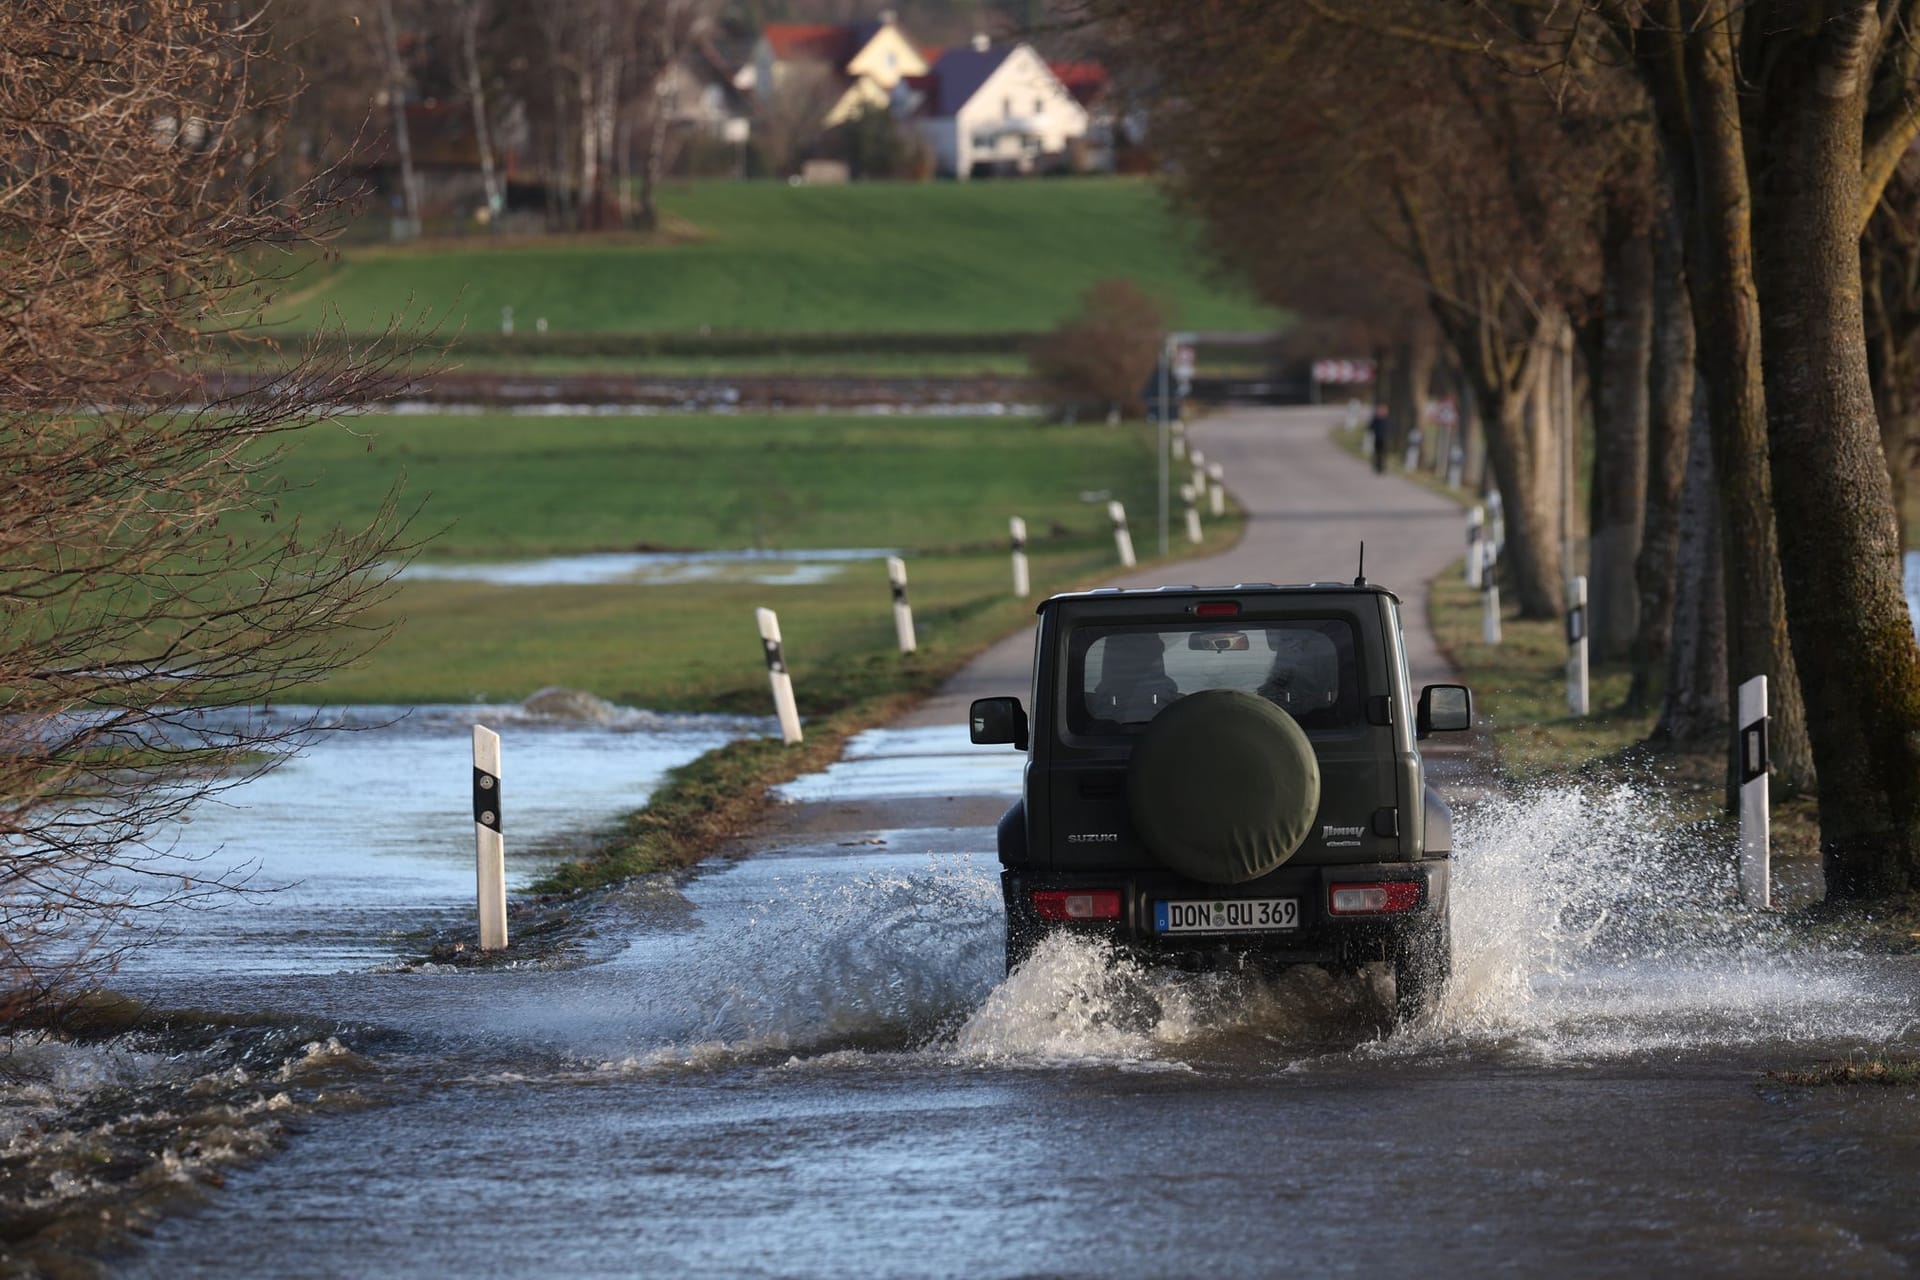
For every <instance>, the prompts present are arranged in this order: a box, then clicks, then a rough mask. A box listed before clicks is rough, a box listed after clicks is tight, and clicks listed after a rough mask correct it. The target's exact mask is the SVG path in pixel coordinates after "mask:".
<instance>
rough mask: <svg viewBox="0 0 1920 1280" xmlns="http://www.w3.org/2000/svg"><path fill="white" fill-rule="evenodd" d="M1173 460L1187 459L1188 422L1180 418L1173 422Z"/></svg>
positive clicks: (1182, 460) (1181, 460) (1183, 460)
mask: <svg viewBox="0 0 1920 1280" xmlns="http://www.w3.org/2000/svg"><path fill="white" fill-rule="evenodd" d="M1173 460H1174V461H1175V462H1185V461H1186V460H1187V424H1186V423H1184V422H1182V421H1180V420H1179V419H1178V418H1175V419H1174V422H1173Z"/></svg>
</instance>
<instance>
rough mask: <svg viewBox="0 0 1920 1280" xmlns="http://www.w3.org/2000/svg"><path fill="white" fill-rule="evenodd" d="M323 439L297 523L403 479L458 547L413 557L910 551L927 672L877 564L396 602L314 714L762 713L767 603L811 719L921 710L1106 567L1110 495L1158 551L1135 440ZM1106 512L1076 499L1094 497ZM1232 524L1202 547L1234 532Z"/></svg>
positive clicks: (298, 504)
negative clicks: (761, 619)
mask: <svg viewBox="0 0 1920 1280" xmlns="http://www.w3.org/2000/svg"><path fill="white" fill-rule="evenodd" d="M352 432H353V433H352V434H350V433H349V432H348V431H347V430H345V429H327V428H323V429H322V430H321V431H319V432H316V433H314V434H313V435H312V437H311V438H310V439H308V440H307V441H305V442H304V443H303V445H302V447H301V448H300V449H299V450H298V451H296V452H295V453H294V454H293V455H292V456H290V457H289V459H288V460H287V461H286V463H285V464H284V466H283V473H284V475H285V477H286V478H287V480H288V481H289V482H290V483H291V484H293V485H295V486H296V488H295V489H294V490H293V491H292V492H291V493H290V494H289V495H288V496H287V498H286V499H285V500H284V501H283V507H284V508H286V509H288V510H289V511H297V512H299V513H300V514H301V516H302V517H303V519H305V520H307V521H310V522H312V523H314V524H315V525H323V524H334V523H344V524H355V523H362V522H364V521H365V519H366V518H367V517H369V516H370V515H372V514H373V512H374V511H375V510H376V509H377V507H378V504H379V502H380V500H381V498H382V496H383V495H384V494H385V493H386V491H387V488H388V486H389V485H390V484H391V483H392V481H393V478H394V477H395V476H396V474H399V473H400V472H401V471H404V472H405V474H406V476H407V492H408V493H409V494H410V495H413V497H415V498H416V499H419V498H424V499H425V505H424V509H423V511H422V513H421V515H420V517H419V523H418V525H417V528H418V529H420V530H423V531H430V530H436V529H440V528H443V527H444V528H445V532H444V533H441V534H439V535H438V536H437V537H436V538H435V539H434V540H433V542H432V543H431V544H430V545H429V546H428V547H427V548H426V550H425V551H424V552H423V559H427V560H434V561H446V560H449V559H454V558H464V559H499V558H507V557H519V556H531V555H547V554H557V553H567V552H582V551H600V550H625V549H632V548H635V547H638V546H650V547H675V548H739V547H747V546H751V545H753V544H754V542H755V535H756V514H757V515H758V528H757V533H758V539H759V541H760V542H761V543H762V544H764V545H766V546H770V547H777V548H782V549H797V548H822V547H872V548H897V549H900V550H901V551H902V553H903V554H904V555H905V556H906V558H907V560H908V565H909V576H910V588H911V598H912V600H913V603H914V609H915V619H916V623H917V626H918V630H919V633H920V636H919V639H920V652H919V653H918V654H916V655H915V656H913V657H912V658H907V659H902V658H901V657H900V655H899V654H898V653H896V652H895V651H894V639H893V623H892V612H891V599H890V596H889V592H888V587H887V582H886V577H885V571H884V568H883V567H882V565H881V564H880V562H879V561H878V560H877V559H876V560H863V561H857V562H854V563H851V564H849V565H848V566H847V567H846V568H845V569H844V570H843V571H842V572H841V573H840V574H838V575H837V576H835V577H834V578H832V579H830V580H829V581H827V582H824V583H820V584H817V585H811V586H764V585H754V584H750V583H741V582H731V583H728V582H713V583H695V584H680V585H674V586H645V585H633V584H623V585H614V586H526V587H501V586H491V585H487V584H482V583H474V582H446V581H416V582H407V583H403V584H402V585H401V586H400V588H399V590H398V591H397V593H396V594H395V596H394V598H393V599H392V600H391V602H390V603H388V604H387V605H385V606H383V607H382V608H381V609H380V611H379V613H378V615H377V619H376V620H378V621H386V622H393V623H396V624H397V626H396V630H395V633H394V635H393V637H392V638H391V639H390V640H389V641H388V643H387V644H386V645H385V646H384V647H382V648H381V649H379V650H377V651H376V652H375V653H374V654H373V655H372V656H371V657H369V658H368V659H366V660H365V661H364V662H362V663H361V664H359V665H358V666H356V667H354V668H351V669H349V670H347V671H343V672H341V673H339V674H338V675H336V676H335V677H334V678H333V679H332V680H330V681H328V682H327V683H325V684H322V685H318V686H314V687H311V688H310V689H308V690H306V691H305V694H306V696H307V698H308V699H309V700H311V701H315V702H398V703H413V702H468V701H475V700H485V701H512V700H518V699H521V698H524V697H526V696H527V695H528V694H530V693H532V692H534V691H535V690H537V689H539V688H541V687H543V686H546V685H565V686H568V687H571V688H579V689H586V690H589V691H591V692H594V693H597V694H600V695H601V696H603V697H607V698H611V699H613V700H615V701H618V702H621V703H625V704H629V705H640V706H648V707H654V708H660V709H670V710H719V709H725V710H740V711H751V712H755V713H759V712H762V711H764V710H765V704H766V702H767V694H766V675H765V669H764V666H763V665H762V663H761V656H760V648H759V642H758V639H757V638H756V635H755V632H754V624H753V610H754V609H755V608H756V607H758V606H767V607H770V608H773V609H776V610H777V611H778V612H779V614H780V618H781V626H782V629H783V631H784V633H785V637H786V645H787V653H788V659H789V662H790V665H791V667H792V669H793V672H794V677H795V683H796V686H797V688H798V691H799V698H800V703H801V708H802V711H803V713H805V714H808V715H818V714H823V713H825V712H829V711H835V710H839V709H841V708H843V707H846V706H850V705H853V704H855V703H858V702H861V701H863V700H866V699H871V698H875V697H884V696H887V695H890V694H899V693H910V692H915V691H919V690H922V689H924V688H926V687H928V686H929V685H930V684H931V683H933V682H935V681H936V680H937V679H938V677H939V676H940V675H942V674H944V673H945V672H946V671H949V670H951V669H953V667H954V666H956V665H957V664H958V662H959V661H961V660H962V659H963V658H964V657H965V656H966V655H967V654H969V653H971V652H972V651H974V650H975V649H978V648H979V647H981V646H983V645H985V644H987V643H989V642H990V641H992V640H993V639H995V638H997V637H998V636H1000V635H1003V634H1005V633H1006V632H1008V631H1011V630H1014V629H1015V628H1017V627H1018V626H1020V625H1021V623H1022V621H1023V620H1024V619H1025V618H1027V617H1028V616H1029V615H1030V611H1031V608H1032V605H1033V603H1035V602H1037V597H1038V595H1040V594H1044V593H1046V592H1049V591H1055V590H1061V589H1064V588H1066V587H1068V586H1070V585H1076V584H1079V583H1081V582H1084V581H1086V580H1087V579H1089V578H1090V577H1094V576H1097V575H1099V574H1101V573H1103V572H1104V571H1106V570H1107V569H1108V567H1109V566H1111V565H1112V563H1113V546H1112V539H1111V533H1110V530H1109V528H1108V525H1107V521H1106V516H1105V509H1104V508H1105V495H1106V494H1108V493H1111V494H1112V495H1113V496H1115V497H1118V498H1120V499H1121V500H1123V501H1125V502H1126V503H1127V505H1128V508H1129V510H1130V511H1132V512H1134V513H1135V521H1136V523H1135V540H1136V542H1137V544H1138V546H1139V547H1140V549H1141V551H1142V552H1143V553H1144V552H1147V551H1149V550H1150V549H1151V547H1152V545H1153V538H1154V535H1153V529H1152V515H1153V511H1154V502H1153V489H1152V484H1153V475H1154V460H1153V437H1152V434H1151V431H1150V429H1149V428H1147V427H1145V426H1143V425H1140V424H1128V425H1125V426H1121V427H1106V426H1076V427H1043V426H1040V425H1037V424H1036V423H1034V422H1032V421H1031V420H1023V419H1009V418H952V419H888V418H877V417H845V416H820V417H813V416H799V415H786V416H777V417H775V416H767V417H751V416H745V415H742V416H738V417H720V416H704V417H669V416H661V417H637V418H606V417H580V418H543V417H530V418H512V417H506V416H445V417H427V416H421V417H414V416H404V417H372V418H362V419H357V420H355V421H354V422H353V423H352ZM1083 493H1085V494H1088V495H1093V494H1098V495H1101V496H1100V497H1099V498H1098V499H1097V500H1095V501H1083V500H1082V494H1083ZM1011 515H1020V516H1022V517H1023V518H1025V519H1026V521H1027V523H1028V527H1029V529H1030V531H1031V537H1032V546H1031V549H1032V555H1033V564H1032V572H1033V585H1034V590H1035V592H1036V597H1035V599H1034V600H1030V601H1028V602H1026V603H1022V602H1020V601H1016V600H1014V599H1013V598H1012V596H1011V592H1010V575H1009V566H1008V559H1007V554H1006V543H1005V540H1006V529H1007V518H1008V517H1009V516H1011ZM1236 528H1237V526H1236V525H1234V524H1232V523H1225V522H1217V523H1216V524H1215V525H1214V526H1213V528H1212V529H1211V530H1210V535H1209V536H1210V545H1211V546H1214V547H1217V546H1219V545H1221V544H1222V543H1223V542H1224V541H1225V540H1228V539H1230V538H1231V537H1232V536H1234V531H1235V529H1236Z"/></svg>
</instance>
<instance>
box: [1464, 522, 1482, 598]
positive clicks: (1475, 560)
mask: <svg viewBox="0 0 1920 1280" xmlns="http://www.w3.org/2000/svg"><path fill="white" fill-rule="evenodd" d="M1486 531H1487V513H1486V510H1485V508H1483V507H1469V508H1468V509H1467V585H1468V586H1470V587H1474V588H1476V589H1477V588H1478V587H1479V586H1480V570H1481V568H1482V565H1481V563H1480V540H1481V538H1483V537H1484V536H1485V535H1486Z"/></svg>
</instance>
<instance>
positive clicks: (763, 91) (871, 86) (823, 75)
mask: <svg viewBox="0 0 1920 1280" xmlns="http://www.w3.org/2000/svg"><path fill="white" fill-rule="evenodd" d="M926 73H927V64H926V62H925V61H924V60H923V59H922V58H921V56H920V51H919V50H918V49H916V48H915V47H914V45H913V42H912V41H910V40H908V39H907V37H906V35H905V34H904V33H903V32H902V31H901V30H900V27H899V25H898V24H897V23H896V22H895V21H894V16H893V14H892V13H882V14H881V15H880V17H879V18H878V19H877V20H875V21H872V22H859V23H852V24H849V25H844V26H828V25H813V24H800V23H790V22H772V23H768V24H767V25H766V27H764V28H763V29H762V30H761V33H760V39H759V40H758V41H757V42H756V43H755V45H754V49H753V62H752V71H751V74H750V75H748V76H746V77H745V78H746V80H747V82H748V83H749V84H750V86H751V87H752V89H753V91H754V93H755V95H756V96H758V97H759V98H760V99H761V100H762V101H763V102H777V101H778V100H779V99H780V98H781V97H782V96H783V95H787V96H790V95H791V94H793V93H794V92H795V91H796V89H797V88H798V87H799V83H800V82H802V81H805V82H806V85H807V89H808V91H809V92H811V91H813V90H814V88H815V86H818V85H820V84H823V83H824V84H825V85H827V86H829V88H830V92H828V93H827V94H826V95H825V99H826V100H827V106H826V110H825V112H824V114H823V116H822V118H821V120H820V123H821V125H823V126H824V127H826V128H833V127H834V126H836V125H841V124H845V123H846V122H848V121H849V120H853V119H855V118H856V117H858V116H860V115H861V114H862V113H864V112H866V111H869V110H873V109H884V108H885V107H886V106H887V105H888V104H889V103H890V101H891V100H892V96H893V91H894V87H895V86H896V85H898V84H899V83H900V82H901V80H903V79H905V78H907V77H909V76H923V75H925V74H926Z"/></svg>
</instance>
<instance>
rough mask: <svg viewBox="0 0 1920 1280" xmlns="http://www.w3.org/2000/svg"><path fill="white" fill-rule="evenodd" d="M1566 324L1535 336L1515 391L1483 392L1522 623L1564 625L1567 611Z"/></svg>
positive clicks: (1508, 565) (1501, 387)
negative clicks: (1555, 421)
mask: <svg viewBox="0 0 1920 1280" xmlns="http://www.w3.org/2000/svg"><path fill="white" fill-rule="evenodd" d="M1564 323H1565V321H1564V318H1561V319H1559V320H1557V321H1549V322H1548V323H1545V324H1543V325H1541V326H1540V328H1539V329H1538V330H1537V331H1536V332H1535V334H1534V336H1533V340H1532V342H1531V343H1530V344H1529V345H1528V346H1527V348H1526V351H1525V353H1524V355H1523V356H1522V358H1521V368H1520V372H1519V376H1518V377H1517V378H1516V379H1515V382H1514V384H1513V385H1505V384H1500V383H1494V384H1491V385H1489V384H1488V383H1487V382H1486V381H1485V380H1482V381H1481V382H1480V383H1479V385H1478V386H1477V389H1476V397H1477V399H1478V400H1479V402H1480V413H1481V426H1482V429H1483V432H1484V434H1485V437H1486V445H1487V463H1488V465H1489V466H1490V467H1491V468H1492V471H1493V477H1494V484H1495V486H1496V487H1497V488H1498V489H1499V490H1500V497H1501V501H1502V503H1503V505H1504V507H1505V510H1506V523H1507V544H1506V550H1505V554H1504V556H1503V558H1502V561H1501V565H1502V568H1503V569H1504V570H1505V572H1506V574H1507V580H1508V583H1509V586H1510V587H1511V589H1512V592H1513V598H1514V599H1515V600H1516V601H1517V602H1518V603H1519V606H1520V612H1521V614H1522V616H1524V617H1529V618H1557V617H1559V616H1560V613H1561V611H1562V610H1563V609H1564V608H1565V599H1566V597H1565V595H1564V592H1563V590H1562V588H1563V586H1564V584H1563V583H1562V581H1561V578H1560V569H1559V563H1558V561H1559V539H1560V503H1559V490H1560V484H1559V482H1560V465H1559V449H1558V447H1557V441H1556V440H1555V438H1554V433H1553V430H1552V419H1551V414H1550V413H1549V412H1548V411H1549V409H1550V405H1549V403H1548V401H1549V399H1550V397H1549V386H1548V384H1549V380H1550V379H1551V378H1552V377H1553V376H1554V372H1555V365H1556V363H1557V361H1558V359H1559V349H1558V338H1559V333H1560V329H1561V327H1562V326H1563V325H1564Z"/></svg>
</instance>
